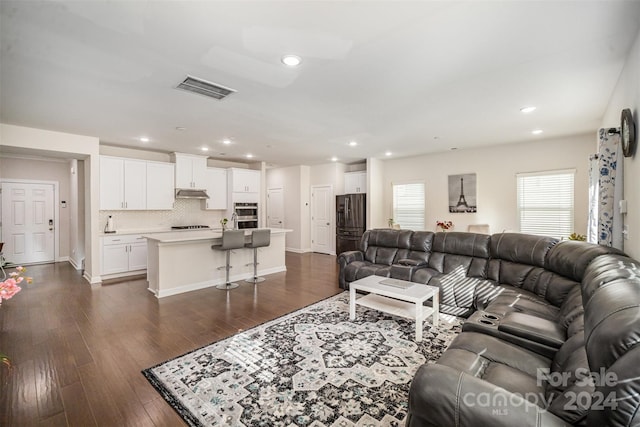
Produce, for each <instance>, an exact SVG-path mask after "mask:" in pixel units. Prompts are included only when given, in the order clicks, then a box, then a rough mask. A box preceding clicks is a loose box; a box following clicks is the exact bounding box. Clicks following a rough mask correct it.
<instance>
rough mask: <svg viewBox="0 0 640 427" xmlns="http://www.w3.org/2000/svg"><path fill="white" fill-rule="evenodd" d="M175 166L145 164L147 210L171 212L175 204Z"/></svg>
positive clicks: (171, 164) (154, 163)
mask: <svg viewBox="0 0 640 427" xmlns="http://www.w3.org/2000/svg"><path fill="white" fill-rule="evenodd" d="M174 170H175V165H174V164H173V163H163V162H147V210H171V209H173V203H174V202H175V184H174V178H175V176H174V175H175V172H174Z"/></svg>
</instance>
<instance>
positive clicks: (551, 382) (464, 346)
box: [338, 229, 640, 427]
mask: <svg viewBox="0 0 640 427" xmlns="http://www.w3.org/2000/svg"><path fill="white" fill-rule="evenodd" d="M338 262H339V264H340V286H341V287H343V288H345V289H347V288H348V285H349V283H350V282H352V281H354V280H357V279H359V278H362V277H365V276H368V275H371V274H377V275H381V276H391V277H395V278H400V279H404V280H410V281H413V282H417V283H422V284H429V285H435V286H439V287H440V301H441V305H440V308H441V311H442V312H445V313H450V314H455V315H458V316H463V317H466V318H467V319H466V321H465V322H464V324H463V328H462V333H461V334H460V335H458V337H456V339H455V340H454V341H453V343H452V344H451V346H450V347H449V348H448V349H447V350H446V351H445V353H444V354H443V355H442V357H441V358H440V360H438V361H437V363H435V364H426V365H424V366H422V367H421V368H420V369H419V370H418V372H417V373H416V375H415V377H414V379H413V381H412V384H411V391H410V395H409V414H408V419H407V426H441V427H445V426H447V427H448V426H574V425H575V426H594V427H595V426H640V264H639V263H638V262H637V261H635V260H633V259H631V258H629V257H627V256H625V255H624V254H622V253H621V252H619V251H617V250H615V249H611V248H606V247H603V246H598V245H592V244H588V243H584V242H574V241H562V242H559V241H557V240H556V239H552V238H548V237H540V236H532V235H525V234H518V233H502V234H494V235H492V236H488V235H481V234H474V233H457V232H447V233H432V232H412V231H408V230H389V229H382V230H369V231H367V232H365V234H364V236H363V237H362V240H361V247H360V251H351V252H345V253H342V254H340V255H339V256H338Z"/></svg>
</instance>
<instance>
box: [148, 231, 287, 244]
mask: <svg viewBox="0 0 640 427" xmlns="http://www.w3.org/2000/svg"><path fill="white" fill-rule="evenodd" d="M253 230H255V229H253V228H248V229H245V233H244V234H245V236H250V235H251V232H252V231H253ZM260 230H264V228H261V229H260ZM269 230H271V234H273V235H275V234H283V233H289V232H291V231H293V230H289V229H286V228H269ZM142 237H144V238H146V239H149V240H154V241H157V242H159V243H179V242H193V241H198V240H209V239H221V238H222V229H219V228H218V229H215V228H213V229H200V230H188V231H166V232H160V233H145V234H142Z"/></svg>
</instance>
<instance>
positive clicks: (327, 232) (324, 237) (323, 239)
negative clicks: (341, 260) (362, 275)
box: [311, 185, 335, 255]
mask: <svg viewBox="0 0 640 427" xmlns="http://www.w3.org/2000/svg"><path fill="white" fill-rule="evenodd" d="M333 211H334V203H333V186H331V185H312V186H311V250H312V251H313V252H320V253H323V254H332V255H333V254H335V248H334V247H333V242H334V241H335V232H334V223H333V221H334V220H333Z"/></svg>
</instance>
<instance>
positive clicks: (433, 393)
mask: <svg viewBox="0 0 640 427" xmlns="http://www.w3.org/2000/svg"><path fill="white" fill-rule="evenodd" d="M533 392H534V390H532V393H533ZM537 398H538V399H540V400H538V401H539V402H541V403H543V404H544V402H543V400H542V399H543V398H544V396H537ZM406 425H407V427H414V426H421V425H429V426H441V427H448V426H452V425H456V426H461V427H464V426H468V427H471V426H495V427H501V426H504V427H511V426H516V425H517V426H530V427H538V426H541V425H544V426H547V427H560V426H569V424H568V423H566V422H565V421H564V420H562V419H561V418H559V417H557V416H556V415H554V414H552V413H550V412H548V411H546V410H544V409H543V408H541V407H540V406H538V405H536V404H534V403H532V402H530V401H529V400H527V399H525V398H524V397H523V396H520V395H518V394H516V393H511V392H510V391H508V390H505V389H504V388H501V387H497V386H495V385H493V384H491V383H490V382H488V381H484V380H482V379H480V378H476V377H474V376H472V375H469V374H467V373H464V372H461V371H458V370H455V369H453V368H450V367H448V366H444V365H438V364H431V365H422V366H421V367H420V369H418V372H416V375H415V376H414V378H413V381H412V382H411V390H410V392H409V411H408V416H407V424H406Z"/></svg>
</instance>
